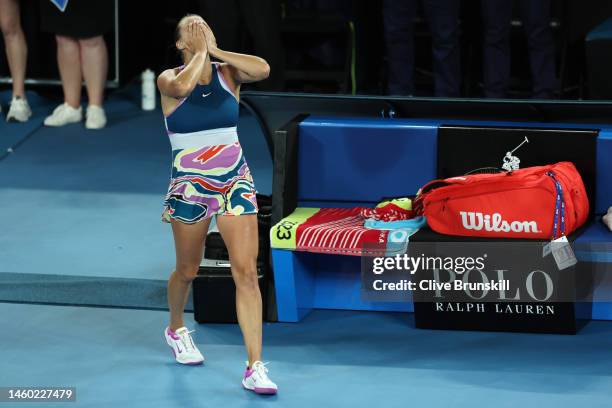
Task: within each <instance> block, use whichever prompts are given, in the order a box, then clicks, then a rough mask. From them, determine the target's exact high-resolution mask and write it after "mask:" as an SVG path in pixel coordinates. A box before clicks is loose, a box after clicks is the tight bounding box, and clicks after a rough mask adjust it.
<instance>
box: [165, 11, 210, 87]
mask: <svg viewBox="0 0 612 408" xmlns="http://www.w3.org/2000/svg"><path fill="white" fill-rule="evenodd" d="M186 31H187V33H186V37H187V39H186V41H185V42H186V45H187V48H188V49H189V50H190V51H191V52H193V54H194V55H193V58H191V61H189V63H188V64H187V65H186V66H185V68H183V69H182V70H181V71H180V72H179V73H178V74H177V73H176V72H175V70H174V69H167V70H165V71H164V72H162V73H161V74H160V75H159V77H157V87H158V88H159V91H160V92H161V93H162V95H165V96H169V97H171V98H183V97H185V96H187V95H189V93H190V92H191V91H193V88H195V86H196V84H197V83H198V80H199V79H200V77H201V76H202V71H203V69H204V63H205V62H206V56H207V53H208V49H207V47H206V40H205V38H204V32H203V30H202V26H201V24H198V23H197V22H196V23H190V24H189V26H188V27H187V29H186Z"/></svg>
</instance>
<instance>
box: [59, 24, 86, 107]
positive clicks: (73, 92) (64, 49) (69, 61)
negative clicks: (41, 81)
mask: <svg viewBox="0 0 612 408" xmlns="http://www.w3.org/2000/svg"><path fill="white" fill-rule="evenodd" d="M55 39H56V41H57V65H58V66H59V72H60V77H61V78H62V88H63V89H64V101H65V102H66V103H67V104H68V105H70V106H72V107H73V108H75V109H76V108H78V107H79V105H81V84H82V82H83V79H82V76H81V57H80V52H79V42H78V41H77V40H75V39H73V38H70V37H64V36H61V35H56V36H55Z"/></svg>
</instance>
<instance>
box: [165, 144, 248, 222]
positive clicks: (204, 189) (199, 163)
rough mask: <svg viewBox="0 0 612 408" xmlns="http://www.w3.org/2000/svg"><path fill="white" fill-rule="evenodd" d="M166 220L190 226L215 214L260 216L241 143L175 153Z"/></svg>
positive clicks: (167, 195)
mask: <svg viewBox="0 0 612 408" xmlns="http://www.w3.org/2000/svg"><path fill="white" fill-rule="evenodd" d="M164 206H165V209H164V212H163V214H162V221H165V222H170V221H171V220H177V221H180V222H183V223H187V224H193V223H196V222H198V221H201V220H204V219H207V218H210V217H212V216H213V215H243V214H256V213H257V210H258V208H257V200H256V191H255V185H254V184H253V177H252V176H251V171H250V170H249V166H248V165H247V163H246V161H245V159H244V155H243V153H242V148H241V146H240V143H239V142H235V143H232V144H223V145H214V146H205V147H201V148H188V149H178V150H173V151H172V178H171V181H170V187H169V188H168V194H166V199H165V201H164Z"/></svg>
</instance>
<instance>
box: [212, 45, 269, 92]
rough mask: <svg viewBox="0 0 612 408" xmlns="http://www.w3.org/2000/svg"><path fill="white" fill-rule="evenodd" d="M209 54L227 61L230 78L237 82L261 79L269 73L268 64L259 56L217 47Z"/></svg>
mask: <svg viewBox="0 0 612 408" xmlns="http://www.w3.org/2000/svg"><path fill="white" fill-rule="evenodd" d="M210 55H211V56H213V57H215V58H218V59H220V60H221V61H223V62H225V63H227V65H228V69H229V71H230V72H231V74H232V78H233V79H234V81H235V82H236V83H237V84H241V83H246V82H257V81H261V80H263V79H266V78H267V77H268V76H269V75H270V66H269V65H268V63H267V62H266V60H264V59H263V58H260V57H256V56H254V55H247V54H238V53H236V52H229V51H223V50H220V49H218V48H216V49H214V50H211V53H210Z"/></svg>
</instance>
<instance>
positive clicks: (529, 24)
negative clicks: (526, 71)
mask: <svg viewBox="0 0 612 408" xmlns="http://www.w3.org/2000/svg"><path fill="white" fill-rule="evenodd" d="M519 4H520V6H521V14H522V17H523V21H524V22H525V34H526V35H527V44H528V47H529V63H530V66H531V81H532V83H533V86H532V89H533V97H534V98H540V99H550V98H552V97H553V96H554V91H555V90H557V76H556V61H555V43H554V39H553V35H552V30H551V28H550V20H551V17H550V0H521V1H520V3H519Z"/></svg>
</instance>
